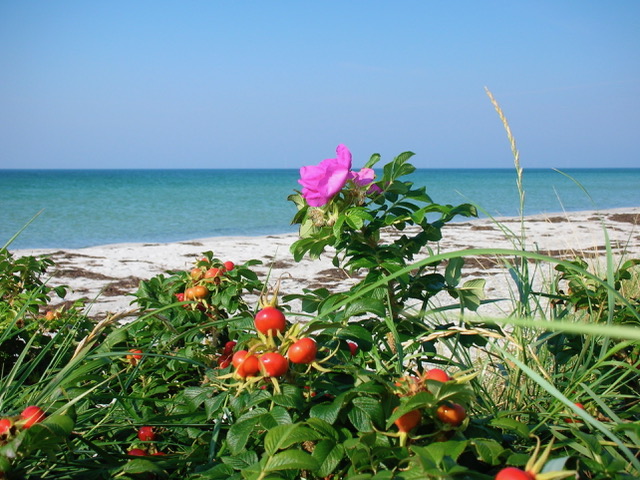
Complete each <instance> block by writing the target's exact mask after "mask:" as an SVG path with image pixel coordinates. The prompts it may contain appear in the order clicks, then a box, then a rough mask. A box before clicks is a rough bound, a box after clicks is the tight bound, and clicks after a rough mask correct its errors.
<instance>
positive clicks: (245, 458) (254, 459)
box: [221, 450, 259, 470]
mask: <svg viewBox="0 0 640 480" xmlns="http://www.w3.org/2000/svg"><path fill="white" fill-rule="evenodd" d="M221 460H222V462H223V463H225V464H226V465H229V466H231V467H233V468H234V469H235V470H244V469H246V468H247V467H249V466H250V465H253V464H255V463H258V461H259V459H258V454H257V453H256V452H254V451H253V450H245V451H244V452H242V453H239V454H238V455H233V456H229V457H222V458H221Z"/></svg>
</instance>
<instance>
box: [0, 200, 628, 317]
mask: <svg viewBox="0 0 640 480" xmlns="http://www.w3.org/2000/svg"><path fill="white" fill-rule="evenodd" d="M495 220H496V221H497V222H499V226H498V225H497V224H496V223H495V222H494V221H492V220H490V219H486V218H484V219H467V221H465V222H458V223H450V224H447V225H446V226H445V227H444V228H443V230H442V232H443V240H442V241H441V242H439V243H438V244H437V248H438V249H439V250H440V251H443V252H447V251H457V250H466V249H478V248H489V249H491V248H506V249H513V248H514V246H513V238H511V239H510V238H507V237H506V236H505V233H504V230H503V228H506V229H508V230H510V231H512V232H514V234H517V235H519V234H520V227H521V221H520V218H519V217H500V218H496V219H495ZM603 223H604V225H606V227H607V234H608V236H609V238H610V245H611V247H612V250H613V253H614V255H622V254H623V252H626V255H628V256H632V257H634V258H640V207H635V208H616V209H609V210H603V211H592V210H587V211H581V212H567V213H566V214H549V215H547V214H537V215H531V216H527V217H525V222H524V226H525V232H526V242H527V243H526V246H527V247H528V250H530V251H536V252H537V253H540V254H543V255H548V256H553V257H560V258H572V256H574V255H577V256H580V257H585V258H587V257H588V258H593V257H596V256H601V255H602V254H603V252H604V251H605V249H606V245H605V243H606V242H605V240H604V235H603V230H602V224H603ZM297 238H298V236H297V234H296V233H287V234H280V235H263V236H255V237H248V236H227V237H209V238H195V239H192V240H185V241H181V242H171V243H117V244H109V245H101V246H95V247H85V248H77V249H61V248H58V249H56V248H49V249H17V250H11V249H10V251H11V252H12V253H13V254H14V256H26V255H35V256H39V255H48V256H50V258H51V259H52V260H54V262H55V264H56V270H55V271H51V272H49V273H50V274H51V275H52V277H51V279H50V280H49V284H50V285H51V286H57V285H68V286H69V287H70V288H71V289H72V290H73V292H72V293H71V294H70V295H69V296H68V298H67V299H66V300H68V301H73V300H75V299H80V298H84V299H85V300H86V301H87V302H88V303H91V304H92V305H91V310H90V311H91V312H92V313H94V314H98V315H105V314H106V313H107V312H119V311H124V310H128V309H129V308H130V305H129V304H130V302H131V300H132V297H131V296H130V295H131V294H132V293H134V292H135V291H136V289H137V287H138V284H139V282H140V281H141V280H147V279H150V278H152V277H154V276H156V275H158V274H161V273H166V272H167V271H178V270H187V269H190V268H191V267H192V266H193V264H194V263H195V261H197V260H198V259H199V258H201V256H202V253H203V252H206V251H212V252H213V254H214V256H215V257H217V258H219V259H220V260H221V261H226V260H231V261H233V262H235V263H244V262H246V261H248V260H252V259H257V260H261V261H262V262H263V264H262V265H259V266H256V267H255V268H253V269H254V271H256V273H257V274H258V276H259V277H260V278H261V279H262V280H266V279H267V277H268V275H269V274H270V277H269V278H271V282H272V283H273V282H274V281H275V280H274V279H278V278H281V279H282V287H281V293H282V294H286V293H301V292H302V289H303V288H320V287H324V288H329V289H333V288H344V287H345V285H348V284H349V282H352V281H354V280H355V279H350V278H349V276H348V275H347V274H346V273H345V272H343V271H342V270H339V269H337V268H335V267H334V266H333V265H332V263H331V255H330V254H325V255H323V256H322V257H321V258H320V259H319V260H310V259H308V258H304V259H302V260H301V261H300V262H295V261H294V260H293V256H292V254H291V253H290V251H289V247H290V246H291V244H292V243H293V242H294V241H295V240H296V239H297ZM435 245H436V244H433V245H432V246H434V247H435ZM417 259H418V258H416V260H417ZM498 263H499V262H498ZM498 263H496V262H493V261H491V259H490V258H484V257H479V258H476V259H469V261H468V262H467V264H466V265H465V272H466V273H467V274H468V275H471V276H481V277H482V278H486V279H488V283H487V285H488V288H487V291H488V293H489V294H490V295H493V296H498V297H505V296H508V289H509V288H510V287H509V286H508V284H509V282H510V279H509V278H508V276H507V277H505V275H504V269H503V268H502V266H501V265H499V264H498ZM54 306H55V305H54Z"/></svg>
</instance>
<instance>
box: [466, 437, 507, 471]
mask: <svg viewBox="0 0 640 480" xmlns="http://www.w3.org/2000/svg"><path fill="white" fill-rule="evenodd" d="M471 444H472V445H473V447H474V448H475V451H476V453H477V456H478V460H480V461H482V462H485V463H488V464H489V465H498V464H499V463H500V455H502V453H503V452H504V448H503V447H502V445H500V444H499V443H498V442H496V441H495V440H491V439H475V440H473V441H472V442H471Z"/></svg>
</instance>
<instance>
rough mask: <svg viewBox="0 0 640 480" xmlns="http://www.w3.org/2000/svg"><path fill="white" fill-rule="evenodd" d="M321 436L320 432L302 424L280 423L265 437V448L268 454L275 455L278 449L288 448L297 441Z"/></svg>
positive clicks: (300, 441)
mask: <svg viewBox="0 0 640 480" xmlns="http://www.w3.org/2000/svg"><path fill="white" fill-rule="evenodd" d="M319 438H321V436H320V434H319V433H318V432H316V431H315V430H312V429H311V428H308V427H304V426H302V425H300V424H285V425H278V426H277V427H274V428H272V429H271V430H269V432H268V433H267V436H266V437H265V439H264V449H265V451H266V452H267V454H269V455H273V454H274V453H275V452H277V451H278V450H282V449H285V448H288V447H290V446H291V445H293V444H295V443H302V442H306V441H309V440H317V439H319Z"/></svg>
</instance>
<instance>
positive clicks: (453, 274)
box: [444, 257, 464, 287]
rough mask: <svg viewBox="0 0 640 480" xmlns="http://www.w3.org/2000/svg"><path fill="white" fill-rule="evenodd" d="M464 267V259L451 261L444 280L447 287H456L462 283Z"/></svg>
mask: <svg viewBox="0 0 640 480" xmlns="http://www.w3.org/2000/svg"><path fill="white" fill-rule="evenodd" d="M463 265H464V258H462V257H456V258H452V259H451V260H449V263H448V264H447V268H446V270H445V272H444V278H445V280H446V281H447V285H449V286H450V287H455V286H456V285H458V283H460V279H461V278H462V267H463Z"/></svg>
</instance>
